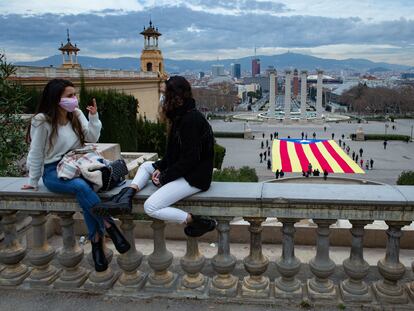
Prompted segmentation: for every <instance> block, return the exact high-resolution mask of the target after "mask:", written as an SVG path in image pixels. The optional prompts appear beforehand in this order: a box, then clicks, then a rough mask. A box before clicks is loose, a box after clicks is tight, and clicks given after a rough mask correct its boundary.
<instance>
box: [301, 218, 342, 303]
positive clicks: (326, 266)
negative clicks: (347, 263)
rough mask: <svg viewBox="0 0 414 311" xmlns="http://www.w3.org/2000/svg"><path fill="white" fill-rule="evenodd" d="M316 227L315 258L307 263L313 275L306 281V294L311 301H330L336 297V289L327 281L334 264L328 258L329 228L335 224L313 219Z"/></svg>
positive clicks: (333, 269)
mask: <svg viewBox="0 0 414 311" xmlns="http://www.w3.org/2000/svg"><path fill="white" fill-rule="evenodd" d="M313 221H314V222H315V223H316V224H317V225H318V229H317V234H318V237H317V242H316V243H317V244H316V256H315V257H314V258H313V259H311V261H310V262H309V267H310V270H311V271H312V273H313V274H314V275H315V276H314V277H313V278H312V279H311V280H308V282H307V285H308V293H309V297H310V298H311V299H332V298H334V297H335V296H336V288H335V285H334V284H333V282H332V281H331V280H330V279H329V276H330V275H332V274H333V273H334V271H335V263H334V262H333V261H332V259H331V258H329V226H330V225H331V224H333V223H335V220H333V219H314V220H313Z"/></svg>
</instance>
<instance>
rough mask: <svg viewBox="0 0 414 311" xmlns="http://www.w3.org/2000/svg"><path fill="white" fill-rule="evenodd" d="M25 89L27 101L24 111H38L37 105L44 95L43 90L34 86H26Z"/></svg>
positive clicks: (32, 112)
mask: <svg viewBox="0 0 414 311" xmlns="http://www.w3.org/2000/svg"><path fill="white" fill-rule="evenodd" d="M24 91H25V93H26V96H27V102H26V104H25V106H24V110H23V112H24V113H28V114H34V113H35V112H36V108H37V105H38V104H39V102H40V98H41V97H42V92H41V91H39V90H38V89H36V88H34V87H31V88H28V87H24Z"/></svg>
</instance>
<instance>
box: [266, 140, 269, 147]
mask: <svg viewBox="0 0 414 311" xmlns="http://www.w3.org/2000/svg"><path fill="white" fill-rule="evenodd" d="M267 147H269V141H268V140H267V139H266V148H267Z"/></svg>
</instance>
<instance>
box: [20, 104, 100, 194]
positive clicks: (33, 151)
mask: <svg viewBox="0 0 414 311" xmlns="http://www.w3.org/2000/svg"><path fill="white" fill-rule="evenodd" d="M74 114H75V116H77V117H78V118H79V121H80V123H81V126H82V131H83V134H84V136H85V141H86V142H90V143H96V142H97V141H98V139H99V135H100V133H101V128H102V123H101V121H100V120H99V116H98V114H95V115H92V114H89V122H88V120H87V119H86V117H85V115H84V114H83V113H82V111H81V110H80V109H76V110H75V112H74ZM31 124H32V125H31V129H30V137H31V139H32V141H31V143H30V151H29V155H28V156H27V168H28V169H29V178H30V179H29V185H31V186H33V187H37V186H38V183H39V179H40V177H41V176H42V174H43V166H44V165H45V164H49V163H53V162H56V161H60V160H61V159H62V157H63V155H64V154H65V153H67V152H68V151H70V150H73V149H76V148H80V147H82V146H81V142H80V140H79V138H78V136H77V135H76V133H75V132H74V131H73V129H72V124H71V122H68V123H67V124H66V125H59V126H58V130H57V135H56V136H55V138H54V139H53V146H52V148H50V144H49V136H50V134H51V133H52V125H51V124H50V123H49V122H47V121H46V117H45V115H44V114H42V113H39V114H37V115H36V116H35V117H33V118H32V122H31Z"/></svg>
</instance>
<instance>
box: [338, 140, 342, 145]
mask: <svg viewBox="0 0 414 311" xmlns="http://www.w3.org/2000/svg"><path fill="white" fill-rule="evenodd" d="M338 142H339V147H342V140H341V139H339V140H338Z"/></svg>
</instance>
